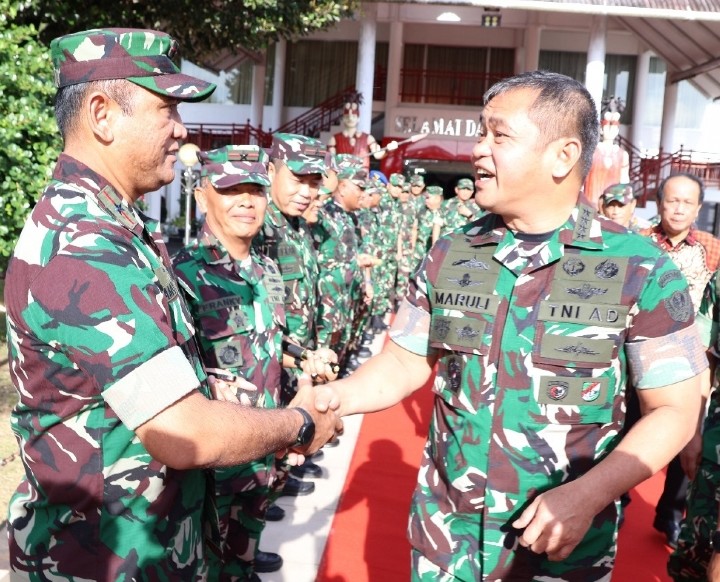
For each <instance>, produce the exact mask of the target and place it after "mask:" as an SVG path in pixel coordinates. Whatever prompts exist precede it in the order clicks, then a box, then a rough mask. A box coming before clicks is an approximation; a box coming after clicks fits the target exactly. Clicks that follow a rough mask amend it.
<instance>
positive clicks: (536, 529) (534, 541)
mask: <svg viewBox="0 0 720 582" xmlns="http://www.w3.org/2000/svg"><path fill="white" fill-rule="evenodd" d="M593 517H595V514H594V513H593V509H592V504H590V503H588V502H587V500H586V498H585V495H583V494H582V492H581V491H579V487H577V486H576V484H575V483H574V482H571V483H567V484H565V485H561V486H559V487H555V488H554V489H550V490H549V491H546V492H545V493H541V494H540V495H538V496H537V497H536V498H535V499H534V500H533V502H532V503H531V504H530V505H529V506H528V507H527V509H525V511H523V513H522V515H521V516H520V517H519V518H518V519H516V520H515V521H514V522H513V524H512V525H513V527H515V528H517V529H524V530H525V531H523V533H522V535H521V536H520V539H519V540H518V541H519V543H520V545H521V546H524V547H526V548H529V549H530V550H532V551H533V552H535V553H536V554H542V553H547V556H548V559H549V560H550V561H553V562H559V561H561V560H564V559H566V558H567V557H568V556H569V555H570V554H571V552H572V551H573V550H574V549H575V546H577V545H578V544H579V543H580V541H581V540H582V539H583V537H585V534H586V533H587V531H588V529H590V525H591V524H592V520H593Z"/></svg>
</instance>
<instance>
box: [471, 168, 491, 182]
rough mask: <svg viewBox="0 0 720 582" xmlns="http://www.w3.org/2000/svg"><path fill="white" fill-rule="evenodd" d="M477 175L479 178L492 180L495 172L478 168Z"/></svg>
mask: <svg viewBox="0 0 720 582" xmlns="http://www.w3.org/2000/svg"><path fill="white" fill-rule="evenodd" d="M475 175H476V176H477V178H478V180H490V179H491V178H494V177H495V174H492V173H490V172H488V171H487V170H478V171H477V172H476V173H475Z"/></svg>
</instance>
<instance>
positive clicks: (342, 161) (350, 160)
mask: <svg viewBox="0 0 720 582" xmlns="http://www.w3.org/2000/svg"><path fill="white" fill-rule="evenodd" d="M335 161H336V162H337V165H338V173H337V177H338V180H353V181H358V180H359V181H361V182H365V181H366V180H367V179H368V171H367V169H366V168H365V166H364V165H363V160H362V158H360V157H358V156H354V155H352V154H337V155H336V156H335Z"/></svg>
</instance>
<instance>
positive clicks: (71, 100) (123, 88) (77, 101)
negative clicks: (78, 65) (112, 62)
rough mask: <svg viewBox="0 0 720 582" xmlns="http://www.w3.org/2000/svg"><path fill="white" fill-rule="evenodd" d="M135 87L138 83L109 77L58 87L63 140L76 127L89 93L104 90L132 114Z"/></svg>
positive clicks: (57, 112)
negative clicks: (134, 83)
mask: <svg viewBox="0 0 720 582" xmlns="http://www.w3.org/2000/svg"><path fill="white" fill-rule="evenodd" d="M134 87H137V85H133V84H132V83H131V82H130V81H127V80H126V79H108V80H103V81H90V82H88V83H78V84H76V85H68V86H67V87H62V88H60V89H58V91H57V93H56V94H55V120H56V121H57V125H58V128H59V129H60V135H61V136H62V138H63V140H66V139H67V136H68V135H69V134H70V132H72V131H73V129H74V128H75V125H76V124H77V118H78V114H79V112H80V109H81V107H82V104H83V102H84V101H85V96H86V95H87V94H88V93H90V92H91V91H95V90H100V91H103V92H104V93H105V94H106V95H107V96H108V97H110V98H111V99H112V100H113V101H115V102H117V104H118V105H119V106H120V110H121V111H122V112H123V114H125V115H132V113H133V96H134V89H133V88H134Z"/></svg>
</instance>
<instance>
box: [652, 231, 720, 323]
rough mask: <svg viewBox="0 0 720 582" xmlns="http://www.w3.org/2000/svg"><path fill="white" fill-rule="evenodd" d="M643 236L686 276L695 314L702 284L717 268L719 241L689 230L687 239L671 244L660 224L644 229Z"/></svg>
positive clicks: (700, 232) (704, 233)
mask: <svg viewBox="0 0 720 582" xmlns="http://www.w3.org/2000/svg"><path fill="white" fill-rule="evenodd" d="M642 234H644V235H645V236H648V237H650V238H651V239H652V240H653V241H654V242H655V243H657V244H658V245H659V246H660V248H662V249H664V250H666V251H667V252H668V254H669V255H670V256H671V257H672V260H673V261H675V264H676V265H677V266H678V268H679V269H680V270H681V271H682V273H683V275H685V277H686V278H687V280H688V284H689V285H690V296H691V297H692V300H693V305H694V306H695V311H697V310H698V309H699V308H700V302H701V301H702V297H703V292H704V291H705V285H706V284H707V282H708V281H709V280H710V277H711V276H712V274H713V272H715V270H716V269H717V268H718V266H719V265H720V240H718V239H716V238H715V237H714V236H712V235H711V234H710V233H709V232H704V231H702V230H698V229H697V228H695V227H691V228H690V231H689V232H688V234H687V236H686V237H685V238H684V239H683V240H681V241H679V242H678V243H677V244H676V245H674V244H673V242H672V241H671V240H670V238H669V237H668V236H667V234H666V233H665V231H664V229H663V227H662V225H661V224H657V225H655V226H653V227H651V228H647V229H645V230H643V231H642Z"/></svg>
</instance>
